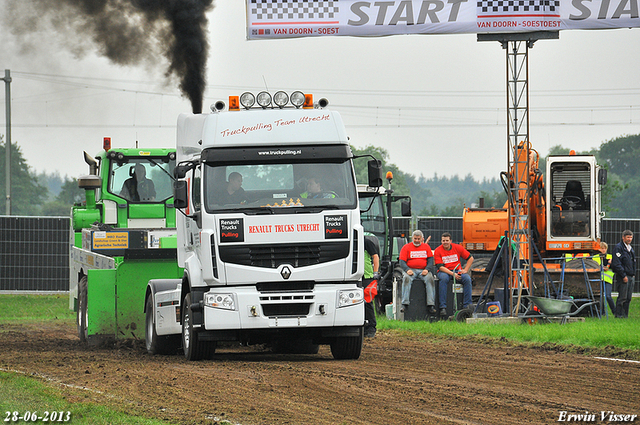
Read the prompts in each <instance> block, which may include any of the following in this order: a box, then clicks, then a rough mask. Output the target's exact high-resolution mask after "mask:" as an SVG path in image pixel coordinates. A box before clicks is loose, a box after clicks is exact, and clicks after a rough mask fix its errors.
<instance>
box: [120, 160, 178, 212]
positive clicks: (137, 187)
mask: <svg viewBox="0 0 640 425" xmlns="http://www.w3.org/2000/svg"><path fill="white" fill-rule="evenodd" d="M174 167H175V160H168V159H167V158H166V157H165V158H152V157H144V158H142V157H135V158H126V159H125V161H122V162H116V161H112V162H111V170H110V173H109V177H110V178H109V192H111V193H112V194H114V195H116V196H119V197H121V198H124V199H126V200H127V201H129V202H132V203H158V202H163V201H165V200H167V199H169V198H170V197H171V196H173V189H172V187H173V186H172V178H171V173H172V172H173V168H174Z"/></svg>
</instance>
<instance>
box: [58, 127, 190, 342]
mask: <svg viewBox="0 0 640 425" xmlns="http://www.w3.org/2000/svg"><path fill="white" fill-rule="evenodd" d="M84 158H85V162H86V163H87V164H88V165H89V175H86V176H83V177H81V178H79V179H78V185H79V187H80V188H81V189H84V190H85V198H86V202H85V203H84V204H81V205H75V206H73V207H72V209H71V232H70V257H69V308H70V309H72V310H74V311H76V312H77V325H78V336H79V337H80V340H81V341H87V342H89V343H91V344H98V343H100V342H102V341H105V340H109V339H121V338H135V339H144V337H145V291H146V287H147V283H148V281H149V280H150V279H155V278H168V277H175V278H181V277H182V274H183V270H182V269H181V268H179V267H178V265H177V259H176V245H177V241H176V212H175V207H174V204H173V169H174V168H175V165H176V152H175V149H162V148H154V149H139V148H114V149H112V148H111V140H110V138H105V142H104V149H103V150H102V151H101V152H99V153H98V155H96V157H95V158H93V157H91V156H90V155H88V154H87V153H86V152H85V153H84Z"/></svg>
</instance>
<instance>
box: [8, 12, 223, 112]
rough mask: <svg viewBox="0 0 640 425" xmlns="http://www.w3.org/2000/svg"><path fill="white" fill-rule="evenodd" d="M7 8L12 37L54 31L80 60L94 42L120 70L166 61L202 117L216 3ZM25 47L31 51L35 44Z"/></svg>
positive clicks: (151, 65)
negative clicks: (209, 33) (209, 31)
mask: <svg viewBox="0 0 640 425" xmlns="http://www.w3.org/2000/svg"><path fill="white" fill-rule="evenodd" d="M6 7H7V14H6V15H5V18H4V21H5V24H6V25H8V26H10V29H11V32H12V33H14V34H15V35H24V34H27V33H30V32H37V31H42V30H47V29H51V27H53V28H52V29H53V30H54V31H55V32H56V33H57V34H63V40H64V43H65V44H66V45H67V47H68V48H70V50H71V51H72V52H73V53H75V54H76V55H81V54H82V53H83V52H84V51H85V50H86V49H87V46H86V42H87V40H88V39H89V40H90V41H91V42H92V45H93V46H96V47H97V49H98V52H99V53H100V54H101V55H103V56H105V57H107V58H108V59H109V60H111V61H112V62H113V63H115V64H119V65H143V64H144V65H146V66H148V67H150V68H156V67H157V66H158V65H159V64H160V63H161V61H160V60H159V58H160V57H162V56H164V57H165V58H167V59H168V61H169V66H168V69H167V71H166V75H167V77H169V78H171V77H173V76H175V77H177V78H178V79H179V80H180V90H181V91H182V93H183V94H184V95H185V96H186V97H187V98H188V99H189V100H190V101H191V107H192V110H193V112H194V113H201V112H202V102H203V96H204V90H205V86H206V79H205V71H206V63H207V55H208V48H209V45H208V42H207V39H206V29H207V18H206V13H207V12H208V11H210V10H211V9H212V8H213V0H57V1H51V0H21V1H15V2H9V3H8V5H7V6H6ZM18 39H19V40H20V38H18ZM22 42H23V43H24V45H23V48H24V49H25V50H28V49H29V46H28V42H29V39H28V38H25V39H22ZM33 44H34V45H35V43H33Z"/></svg>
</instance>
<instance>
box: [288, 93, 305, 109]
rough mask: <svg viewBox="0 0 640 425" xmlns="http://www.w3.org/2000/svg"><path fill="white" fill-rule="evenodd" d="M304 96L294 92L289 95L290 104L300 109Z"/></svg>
mask: <svg viewBox="0 0 640 425" xmlns="http://www.w3.org/2000/svg"><path fill="white" fill-rule="evenodd" d="M304 100H305V96H304V93H302V92H301V91H294V92H293V93H291V104H293V106H295V107H296V108H301V107H302V105H304Z"/></svg>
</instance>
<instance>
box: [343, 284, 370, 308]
mask: <svg viewBox="0 0 640 425" xmlns="http://www.w3.org/2000/svg"><path fill="white" fill-rule="evenodd" d="M362 302H364V292H363V291H362V288H354V289H343V290H341V291H340V293H339V297H338V308H340V307H347V306H350V305H355V304H360V303H362Z"/></svg>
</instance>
